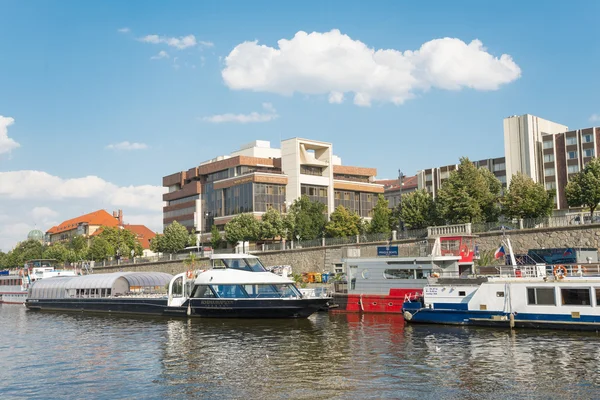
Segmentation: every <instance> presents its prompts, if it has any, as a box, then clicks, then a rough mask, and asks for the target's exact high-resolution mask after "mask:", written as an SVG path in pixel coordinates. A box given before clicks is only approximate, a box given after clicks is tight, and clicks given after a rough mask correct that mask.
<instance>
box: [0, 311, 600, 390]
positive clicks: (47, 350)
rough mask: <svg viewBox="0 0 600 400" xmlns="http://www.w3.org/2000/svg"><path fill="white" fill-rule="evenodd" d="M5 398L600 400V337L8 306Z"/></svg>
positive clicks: (0, 371) (389, 322)
mask: <svg viewBox="0 0 600 400" xmlns="http://www.w3.org/2000/svg"><path fill="white" fill-rule="evenodd" d="M0 340H1V341H0V376H1V379H0V399H3V400H6V399H82V398H85V399H133V398H135V399H164V398H169V399H191V398H198V399H382V398H394V399H438V398H443V399H470V398H473V399H475V398H477V399H481V398H492V399H507V398H540V399H548V398H560V399H571V398H573V399H575V398H585V399H590V398H598V396H599V395H600V390H599V389H600V386H599V385H600V371H599V370H600V346H598V343H599V336H598V335H597V334H585V333H565V332H556V331H532V330H529V331H528V330H520V331H516V332H509V331H507V330H495V329H487V328H482V329H473V328H461V327H441V326H424V325H423V326H418V325H415V326H413V325H409V326H404V322H403V321H402V318H401V317H400V316H392V315H376V314H370V315H368V314H367V315H358V314H335V315H330V314H326V313H319V314H315V315H313V316H311V317H310V318H308V319H303V320H217V319H205V320H186V319H164V318H142V317H129V316H107V315H82V314H69V313H39V312H31V311H27V310H26V309H25V307H24V306H19V305H6V304H5V305H0Z"/></svg>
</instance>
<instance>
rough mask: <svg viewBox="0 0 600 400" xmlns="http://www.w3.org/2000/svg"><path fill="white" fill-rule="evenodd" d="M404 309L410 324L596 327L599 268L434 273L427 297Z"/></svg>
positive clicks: (599, 322)
mask: <svg viewBox="0 0 600 400" xmlns="http://www.w3.org/2000/svg"><path fill="white" fill-rule="evenodd" d="M511 254H512V252H511ZM513 264H514V263H513ZM403 314H404V318H405V320H406V321H407V322H409V323H432V324H456V325H478V326H504V327H507V328H509V327H510V328H513V327H517V328H519V327H527V328H551V329H566V330H591V331H598V330H600V270H599V267H598V266H597V265H594V266H593V265H569V266H567V265H554V266H548V265H545V264H540V265H534V266H521V267H518V266H516V265H511V266H505V267H498V270H497V273H496V274H494V275H478V276H469V277H465V278H458V277H450V278H449V277H444V276H441V277H439V278H430V279H429V282H428V285H426V286H425V288H424V289H423V298H422V299H421V300H420V301H411V302H405V303H404V305H403Z"/></svg>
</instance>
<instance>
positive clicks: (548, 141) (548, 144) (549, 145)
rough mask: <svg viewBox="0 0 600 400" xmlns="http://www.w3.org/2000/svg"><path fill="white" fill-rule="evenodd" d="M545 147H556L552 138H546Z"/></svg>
mask: <svg viewBox="0 0 600 400" xmlns="http://www.w3.org/2000/svg"><path fill="white" fill-rule="evenodd" d="M543 147H544V149H551V148H552V147H554V144H553V142H552V140H546V141H544V144H543Z"/></svg>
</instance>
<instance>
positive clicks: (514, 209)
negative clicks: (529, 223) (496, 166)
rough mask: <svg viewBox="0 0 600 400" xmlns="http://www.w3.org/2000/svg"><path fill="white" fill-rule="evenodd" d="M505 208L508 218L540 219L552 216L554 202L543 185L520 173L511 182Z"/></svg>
mask: <svg viewBox="0 0 600 400" xmlns="http://www.w3.org/2000/svg"><path fill="white" fill-rule="evenodd" d="M503 206H504V214H505V215H506V216H507V217H510V218H538V217H545V216H548V215H550V214H551V213H552V208H553V207H554V202H553V201H552V196H551V195H550V194H548V192H546V189H545V188H544V185H543V184H542V183H535V182H534V181H533V179H531V178H530V177H528V176H527V175H524V174H522V173H520V172H518V173H517V174H516V175H513V176H512V178H511V180H510V186H509V188H508V191H507V192H506V195H505V196H504V201H503Z"/></svg>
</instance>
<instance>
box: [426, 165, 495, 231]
mask: <svg viewBox="0 0 600 400" xmlns="http://www.w3.org/2000/svg"><path fill="white" fill-rule="evenodd" d="M496 181H497V178H496V177H494V176H493V175H491V173H489V171H487V170H486V169H483V168H481V169H478V168H477V167H475V165H474V164H473V163H472V162H471V161H469V159H468V158H466V157H463V158H461V159H460V165H459V166H458V169H457V170H456V171H452V172H451V173H450V177H449V178H448V179H447V180H446V181H445V182H444V183H443V184H442V187H441V188H440V190H439V193H438V196H437V198H436V206H437V211H438V212H439V215H440V216H441V217H442V218H443V219H444V220H445V221H446V222H449V223H455V224H456V223H465V222H480V221H492V220H493V219H494V218H497V213H498V197H499V192H500V188H501V185H500V186H498V183H499V182H496Z"/></svg>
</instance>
